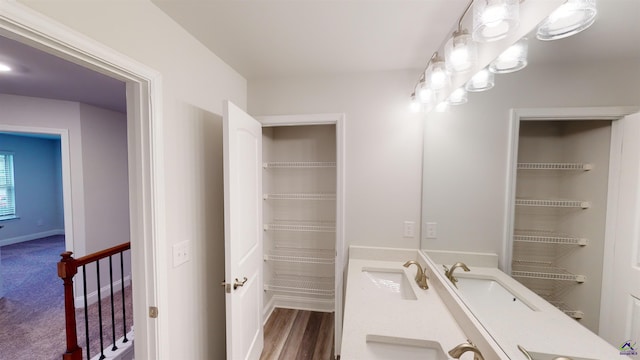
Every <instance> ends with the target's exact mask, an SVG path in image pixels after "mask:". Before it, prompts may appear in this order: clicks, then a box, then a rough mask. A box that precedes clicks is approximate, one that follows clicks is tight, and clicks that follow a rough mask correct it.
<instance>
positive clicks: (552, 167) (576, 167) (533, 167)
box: [518, 163, 593, 171]
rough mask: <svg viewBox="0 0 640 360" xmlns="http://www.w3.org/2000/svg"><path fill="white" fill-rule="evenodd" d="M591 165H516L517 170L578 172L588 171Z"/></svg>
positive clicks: (591, 167)
mask: <svg viewBox="0 0 640 360" xmlns="http://www.w3.org/2000/svg"><path fill="white" fill-rule="evenodd" d="M591 169H593V164H589V163H518V170H578V171H589V170H591Z"/></svg>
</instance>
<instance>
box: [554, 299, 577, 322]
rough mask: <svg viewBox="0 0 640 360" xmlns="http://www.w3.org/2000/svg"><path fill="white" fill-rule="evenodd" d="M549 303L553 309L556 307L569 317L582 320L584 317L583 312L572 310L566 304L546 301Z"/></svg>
mask: <svg viewBox="0 0 640 360" xmlns="http://www.w3.org/2000/svg"><path fill="white" fill-rule="evenodd" d="M548 301H549V303H550V304H551V305H553V306H555V307H557V308H558V309H559V310H560V311H562V312H563V313H565V314H567V315H569V316H570V317H572V318H574V319H582V318H583V317H584V312H583V311H580V310H573V309H571V308H570V307H569V306H567V304H565V303H564V302H562V301H555V300H548Z"/></svg>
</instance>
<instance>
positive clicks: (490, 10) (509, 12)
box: [473, 0, 520, 42]
mask: <svg viewBox="0 0 640 360" xmlns="http://www.w3.org/2000/svg"><path fill="white" fill-rule="evenodd" d="M519 10H520V0H484V1H474V3H473V39H474V40H475V41H479V42H490V41H496V40H500V39H503V38H505V37H506V36H507V35H509V33H511V32H513V31H514V30H515V28H516V27H517V26H518V23H519V22H520V14H519Z"/></svg>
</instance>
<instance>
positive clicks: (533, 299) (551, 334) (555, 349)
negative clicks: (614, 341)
mask: <svg viewBox="0 0 640 360" xmlns="http://www.w3.org/2000/svg"><path fill="white" fill-rule="evenodd" d="M448 265H450V264H448ZM439 266H440V265H439ZM469 268H470V270H471V271H470V272H463V271H460V269H459V272H457V271H456V273H455V276H456V277H458V278H474V277H475V278H490V279H494V280H497V281H498V282H499V283H500V284H502V285H503V286H504V287H505V288H507V289H508V290H509V291H510V292H512V293H513V294H514V295H517V296H518V298H520V299H522V300H524V302H526V303H527V304H528V305H529V306H531V307H532V308H533V310H531V311H513V312H509V311H508V309H505V308H504V307H503V308H495V309H491V308H488V309H487V307H483V312H484V314H479V313H476V312H477V309H474V306H473V303H472V302H469V307H470V309H471V311H472V312H474V313H476V315H477V318H478V320H479V321H480V322H481V323H482V324H483V325H484V326H485V328H486V329H487V331H488V332H489V333H491V335H492V337H493V338H494V339H495V340H496V341H497V342H498V343H499V344H500V347H501V348H502V349H503V350H504V352H505V353H506V354H507V355H508V356H509V357H510V358H512V359H525V357H524V355H523V354H522V353H521V352H520V351H519V350H518V348H517V345H521V346H523V347H524V348H525V349H527V350H528V351H529V352H536V353H546V354H555V355H564V356H569V357H574V358H576V357H582V358H587V359H622V358H623V357H622V356H621V355H620V350H618V349H617V348H615V347H614V346H612V345H610V344H609V343H607V342H606V341H605V340H603V339H602V338H600V337H598V336H597V335H596V334H594V333H593V332H591V331H590V330H589V329H587V328H586V327H584V326H582V325H581V324H579V323H578V322H577V321H576V320H574V319H572V318H570V317H569V316H567V315H566V314H564V313H563V312H562V311H560V310H558V309H557V308H556V307H555V306H553V305H551V304H549V303H548V302H547V301H545V300H544V299H543V298H541V297H539V296H538V295H536V294H535V293H533V292H532V291H531V290H529V289H528V288H526V287H525V286H524V285H522V284H521V283H519V282H518V281H516V280H514V279H513V278H511V277H510V276H508V275H507V274H505V273H504V272H502V271H500V270H499V269H497V268H490V267H472V266H470V267H469ZM462 298H464V295H463V296H462ZM527 310H529V309H527ZM507 312H508V316H506V314H507Z"/></svg>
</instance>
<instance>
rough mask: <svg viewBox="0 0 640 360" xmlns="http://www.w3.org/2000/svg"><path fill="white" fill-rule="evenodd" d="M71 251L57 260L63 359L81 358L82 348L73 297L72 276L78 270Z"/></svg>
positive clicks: (74, 359) (78, 359)
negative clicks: (61, 285) (64, 338)
mask: <svg viewBox="0 0 640 360" xmlns="http://www.w3.org/2000/svg"><path fill="white" fill-rule="evenodd" d="M72 254H73V253H72V252H71V251H66V252H64V253H62V254H60V256H62V260H60V262H58V276H59V277H60V278H61V279H62V281H63V283H64V312H65V319H66V320H65V322H66V324H65V325H66V332H67V351H66V352H65V353H64V354H62V359H63V360H82V349H81V348H80V347H79V346H78V335H77V331H76V307H75V304H74V299H73V276H74V275H75V274H76V273H77V272H78V267H77V266H76V264H75V259H74V258H73V256H71V255H72Z"/></svg>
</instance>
